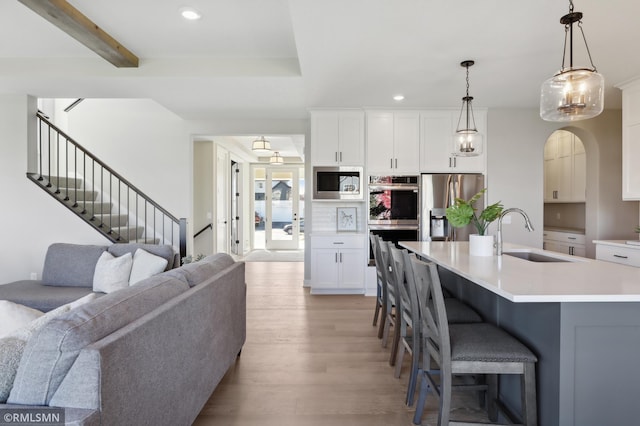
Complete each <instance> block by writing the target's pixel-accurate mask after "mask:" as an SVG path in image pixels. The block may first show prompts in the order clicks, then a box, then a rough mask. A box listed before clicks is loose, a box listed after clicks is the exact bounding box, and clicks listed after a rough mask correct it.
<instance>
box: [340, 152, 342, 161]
mask: <svg viewBox="0 0 640 426" xmlns="http://www.w3.org/2000/svg"><path fill="white" fill-rule="evenodd" d="M340 162H341V163H342V151H340Z"/></svg>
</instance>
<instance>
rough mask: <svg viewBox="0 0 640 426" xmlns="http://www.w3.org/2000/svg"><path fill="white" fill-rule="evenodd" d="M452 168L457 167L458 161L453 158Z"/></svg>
mask: <svg viewBox="0 0 640 426" xmlns="http://www.w3.org/2000/svg"><path fill="white" fill-rule="evenodd" d="M453 167H458V159H457V158H456V157H453Z"/></svg>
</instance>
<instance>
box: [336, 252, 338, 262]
mask: <svg viewBox="0 0 640 426" xmlns="http://www.w3.org/2000/svg"><path fill="white" fill-rule="evenodd" d="M336 263H338V253H337V252H336Z"/></svg>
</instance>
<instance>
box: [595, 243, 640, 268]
mask: <svg viewBox="0 0 640 426" xmlns="http://www.w3.org/2000/svg"><path fill="white" fill-rule="evenodd" d="M594 243H596V259H597V260H604V261H607V262H613V263H620V264H622V265H629V266H635V267H636V268H640V246H635V245H626V246H625V244H624V241H611V242H607V241H594Z"/></svg>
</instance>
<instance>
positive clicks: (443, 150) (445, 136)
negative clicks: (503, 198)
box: [420, 109, 488, 173]
mask: <svg viewBox="0 0 640 426" xmlns="http://www.w3.org/2000/svg"><path fill="white" fill-rule="evenodd" d="M459 115H460V111H459V110H433V111H422V112H420V171H421V172H422V173H451V172H455V173H485V172H486V158H487V157H486V152H487V145H488V143H487V142H488V138H487V130H486V129H487V112H486V110H475V109H474V115H475V121H476V126H477V128H478V131H479V132H480V133H482V134H483V136H484V147H483V150H482V154H480V155H478V156H475V157H460V156H454V155H453V134H454V133H455V131H456V126H457V124H458V117H459Z"/></svg>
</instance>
